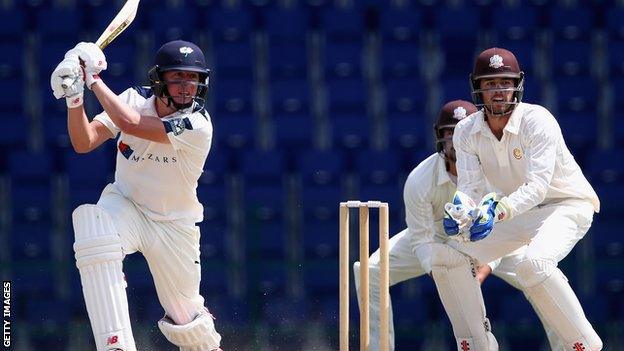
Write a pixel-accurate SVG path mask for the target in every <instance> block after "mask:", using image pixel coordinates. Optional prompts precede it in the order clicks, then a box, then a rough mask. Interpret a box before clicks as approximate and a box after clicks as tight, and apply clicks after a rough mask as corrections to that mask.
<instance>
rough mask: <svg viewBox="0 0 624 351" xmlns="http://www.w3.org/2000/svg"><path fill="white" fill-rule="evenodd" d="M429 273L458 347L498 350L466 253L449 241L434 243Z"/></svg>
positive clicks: (463, 348)
mask: <svg viewBox="0 0 624 351" xmlns="http://www.w3.org/2000/svg"><path fill="white" fill-rule="evenodd" d="M431 273H432V275H433V280H434V281H435V284H436V287H437V289H438V295H439V296H440V300H442V304H443V305H444V309H445V310H446V314H447V315H448V317H449V319H450V320H451V324H452V325H453V333H454V334H455V339H456V341H457V350H459V351H465V350H479V351H498V342H497V341H496V338H495V337H494V335H493V334H492V332H491V331H490V322H489V321H488V319H487V318H486V317H485V304H484V302H483V295H482V294H481V288H480V286H479V281H478V280H477V278H476V275H475V270H474V266H473V264H472V262H471V261H470V260H469V259H468V257H466V256H464V255H463V254H461V253H460V252H458V251H456V250H455V249H453V248H451V247H450V246H448V245H443V244H434V246H433V250H432V257H431Z"/></svg>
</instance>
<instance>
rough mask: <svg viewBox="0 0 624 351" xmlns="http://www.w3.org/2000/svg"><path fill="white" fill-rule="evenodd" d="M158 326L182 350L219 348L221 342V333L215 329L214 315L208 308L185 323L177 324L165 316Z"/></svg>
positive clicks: (197, 350)
mask: <svg viewBox="0 0 624 351" xmlns="http://www.w3.org/2000/svg"><path fill="white" fill-rule="evenodd" d="M158 328H159V329H160V331H161V332H162V333H163V335H165V337H166V338H167V340H169V341H170V342H171V343H172V344H174V345H176V346H178V347H180V351H211V350H218V349H219V345H220V344H221V335H219V333H217V331H216V330H215V326H214V321H213V317H212V315H211V314H210V313H208V311H207V310H205V311H203V312H201V313H200V314H199V315H197V317H195V319H193V320H192V321H191V322H190V323H187V324H184V325H176V324H175V323H174V322H173V321H172V320H171V318H169V317H167V316H165V317H163V318H162V319H161V320H159V321H158Z"/></svg>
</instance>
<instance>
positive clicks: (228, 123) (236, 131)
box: [212, 113, 256, 149]
mask: <svg viewBox="0 0 624 351" xmlns="http://www.w3.org/2000/svg"><path fill="white" fill-rule="evenodd" d="M216 116H217V117H216V118H213V119H212V124H213V125H214V136H215V138H216V139H215V144H216V147H219V148H225V147H228V148H233V149H242V148H248V147H251V146H253V143H254V139H255V123H256V120H255V118H253V116H251V115H245V114H229V113H217V115H216Z"/></svg>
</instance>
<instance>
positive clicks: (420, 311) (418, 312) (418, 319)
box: [392, 277, 429, 326]
mask: <svg viewBox="0 0 624 351" xmlns="http://www.w3.org/2000/svg"><path fill="white" fill-rule="evenodd" d="M421 279H429V277H422V278H421ZM392 307H393V310H392V314H393V317H394V324H395V326H406V325H412V326H413V325H421V324H424V323H425V322H426V320H427V308H428V306H427V303H424V302H423V300H421V299H420V298H409V299H393V300H392Z"/></svg>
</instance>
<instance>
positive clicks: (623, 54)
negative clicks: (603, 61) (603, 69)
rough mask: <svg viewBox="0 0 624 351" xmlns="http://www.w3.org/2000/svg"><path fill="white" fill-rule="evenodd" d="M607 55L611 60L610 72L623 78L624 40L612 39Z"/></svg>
mask: <svg viewBox="0 0 624 351" xmlns="http://www.w3.org/2000/svg"><path fill="white" fill-rule="evenodd" d="M623 34H624V29H623ZM607 55H608V60H609V70H608V72H609V73H611V74H612V75H614V76H617V77H618V79H621V77H622V76H624V41H614V40H610V41H609V47H608V48H607Z"/></svg>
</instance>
